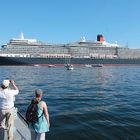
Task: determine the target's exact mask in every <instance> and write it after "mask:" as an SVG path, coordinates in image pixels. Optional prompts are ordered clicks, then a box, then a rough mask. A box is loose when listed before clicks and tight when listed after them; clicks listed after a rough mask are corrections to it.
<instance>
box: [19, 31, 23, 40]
mask: <svg viewBox="0 0 140 140" xmlns="http://www.w3.org/2000/svg"><path fill="white" fill-rule="evenodd" d="M20 39H21V40H24V35H23V33H22V32H21V33H20Z"/></svg>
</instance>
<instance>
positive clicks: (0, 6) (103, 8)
mask: <svg viewBox="0 0 140 140" xmlns="http://www.w3.org/2000/svg"><path fill="white" fill-rule="evenodd" d="M20 32H23V33H24V36H25V37H26V38H35V39H37V40H40V41H43V42H49V43H68V42H73V41H78V40H79V39H80V38H81V37H82V36H85V37H86V39H88V40H96V35H97V34H103V35H104V37H105V39H106V41H107V42H110V43H114V42H115V41H117V42H118V44H122V45H128V46H129V47H130V48H140V0H0V45H2V44H5V43H7V42H8V41H9V39H11V38H18V37H19V34H20Z"/></svg>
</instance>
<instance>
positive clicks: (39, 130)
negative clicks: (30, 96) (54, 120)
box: [29, 89, 50, 140]
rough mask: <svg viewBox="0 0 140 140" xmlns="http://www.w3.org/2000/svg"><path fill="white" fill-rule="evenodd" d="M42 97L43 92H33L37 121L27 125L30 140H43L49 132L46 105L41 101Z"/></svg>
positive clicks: (38, 90)
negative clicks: (36, 108)
mask: <svg viewBox="0 0 140 140" xmlns="http://www.w3.org/2000/svg"><path fill="white" fill-rule="evenodd" d="M42 95H43V91H42V90H41V89H37V90H35V101H37V103H38V104H37V107H38V121H37V122H35V123H29V128H30V130H31V140H45V133H46V132H49V127H50V122H49V113H48V107H47V105H46V103H45V102H44V101H42V100H41V99H42Z"/></svg>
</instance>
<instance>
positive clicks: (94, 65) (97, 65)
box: [92, 64, 103, 67]
mask: <svg viewBox="0 0 140 140" xmlns="http://www.w3.org/2000/svg"><path fill="white" fill-rule="evenodd" d="M92 67H103V65H102V64H92Z"/></svg>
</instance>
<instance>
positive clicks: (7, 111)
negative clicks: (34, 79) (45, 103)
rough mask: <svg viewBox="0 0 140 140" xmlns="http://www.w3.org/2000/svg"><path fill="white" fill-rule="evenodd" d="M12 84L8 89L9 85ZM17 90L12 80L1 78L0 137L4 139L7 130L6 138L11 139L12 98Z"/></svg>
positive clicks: (12, 120) (12, 122)
mask: <svg viewBox="0 0 140 140" xmlns="http://www.w3.org/2000/svg"><path fill="white" fill-rule="evenodd" d="M10 84H11V85H12V86H13V89H10V87H9V85H10ZM18 93H19V90H18V88H17V86H16V84H15V82H14V80H3V81H2V84H1V88H0V137H1V138H0V139H1V140H4V139H5V138H4V136H5V134H4V132H5V130H7V138H6V139H7V140H13V127H14V100H15V95H17V94H18Z"/></svg>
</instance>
